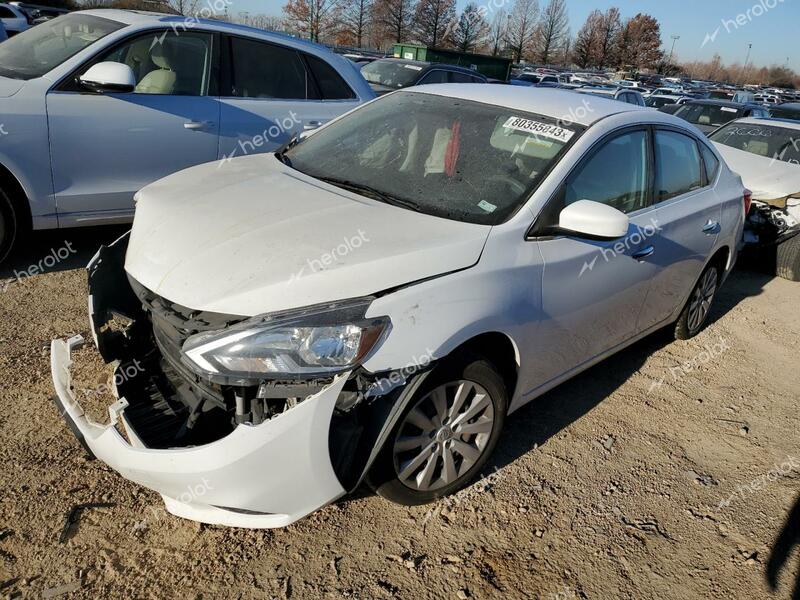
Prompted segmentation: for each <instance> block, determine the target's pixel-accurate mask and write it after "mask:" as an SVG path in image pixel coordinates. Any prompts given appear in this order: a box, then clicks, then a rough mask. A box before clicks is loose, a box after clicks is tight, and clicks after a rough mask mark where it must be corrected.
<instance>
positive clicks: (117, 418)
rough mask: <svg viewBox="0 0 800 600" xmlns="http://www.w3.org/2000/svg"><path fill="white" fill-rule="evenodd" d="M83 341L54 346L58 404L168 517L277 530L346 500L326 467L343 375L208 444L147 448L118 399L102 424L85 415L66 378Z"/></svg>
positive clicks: (82, 435)
mask: <svg viewBox="0 0 800 600" xmlns="http://www.w3.org/2000/svg"><path fill="white" fill-rule="evenodd" d="M82 344H83V338H82V337H81V336H76V337H73V338H70V339H69V340H53V342H52V345H51V359H50V364H51V371H52V377H53V385H54V387H55V391H56V394H57V398H56V404H57V406H58V407H59V409H60V411H61V413H62V415H63V416H64V419H65V420H66V421H67V423H68V424H69V426H70V428H71V429H72V430H73V432H74V433H75V435H76V437H77V438H78V440H79V441H81V443H82V444H83V445H84V446H85V447H86V448H87V450H89V451H90V452H91V453H92V454H93V455H94V456H95V457H97V458H98V459H100V460H102V461H103V462H105V463H106V464H108V465H109V466H110V467H111V468H112V469H114V470H115V471H117V472H118V473H120V474H121V475H122V476H123V477H125V478H126V479H130V480H131V481H134V482H136V483H139V484H141V485H143V486H145V487H147V488H150V489H152V490H155V491H156V492H158V493H160V494H161V495H162V496H163V498H164V501H165V504H166V508H167V510H168V511H169V512H171V513H173V514H175V515H178V516H181V517H185V518H188V519H193V520H196V521H201V522H204V523H211V524H219V525H230V526H236V527H253V528H265V527H283V526H285V525H288V524H290V523H292V522H294V521H296V520H297V519H300V518H301V517H303V516H305V515H307V514H309V513H311V512H313V511H315V510H317V509H319V508H321V507H322V506H324V505H326V504H328V503H330V502H331V501H333V500H335V499H336V498H338V497H340V496H342V495H344V493H345V490H344V488H343V487H342V485H341V483H340V482H339V480H338V479H337V477H336V474H335V472H334V470H333V467H332V465H331V458H330V453H329V449H328V433H329V429H330V425H331V417H332V415H333V410H334V407H335V404H336V400H337V398H338V397H339V394H340V392H341V390H342V388H343V386H344V384H345V382H346V381H347V376H348V374H344V375H341V376H339V377H337V378H336V379H334V381H333V382H332V383H331V384H330V385H329V386H328V387H326V388H324V389H323V390H322V391H320V392H318V393H317V394H314V395H313V396H310V397H308V398H307V399H305V400H304V401H303V402H301V403H299V404H298V405H297V406H295V407H294V408H292V409H290V410H288V411H287V412H285V413H283V414H280V415H278V416H276V417H274V418H273V419H271V420H269V421H266V422H264V423H262V424H260V425H256V426H253V425H248V424H242V425H239V426H238V427H236V428H235V429H234V430H233V432H232V433H230V434H229V435H227V436H225V437H223V438H222V439H219V440H217V441H215V442H212V443H210V444H205V445H202V446H195V447H185V448H175V449H166V450H161V449H153V448H147V447H145V445H144V443H142V441H141V440H140V439H139V437H138V436H137V435H136V432H135V431H134V430H133V428H132V427H131V425H130V422H129V421H128V420H127V419H126V416H125V409H126V407H127V406H128V403H127V401H126V400H125V399H124V398H121V399H119V400H118V401H117V402H115V403H114V404H112V405H111V406H110V407H109V415H110V417H111V421H110V423H109V424H108V425H101V424H98V423H96V422H94V421H92V420H91V419H90V418H89V417H87V415H86V414H84V411H83V409H82V408H81V406H80V404H79V403H78V402H77V400H76V397H75V394H74V392H73V390H72V378H71V374H70V367H71V365H72V360H71V353H72V351H73V350H74V349H75V348H77V347H79V346H80V345H82ZM118 424H119V425H121V426H123V427H124V428H125V432H126V434H127V437H128V439H129V440H130V442H128V440H126V439H125V438H124V437H123V436H122V435H121V434H120V433H119V431H118V430H117V425H118Z"/></svg>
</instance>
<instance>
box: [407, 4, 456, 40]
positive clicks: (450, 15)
mask: <svg viewBox="0 0 800 600" xmlns="http://www.w3.org/2000/svg"><path fill="white" fill-rule="evenodd" d="M455 16H456V0H419V3H418V4H417V10H416V13H415V15H414V22H415V28H414V30H415V32H416V35H417V38H418V39H419V41H420V42H422V43H423V44H425V45H426V46H432V47H434V48H435V47H436V46H439V45H441V44H442V43H443V42H444V41H445V34H446V33H447V31H448V28H449V26H450V23H451V22H452V21H454V20H455Z"/></svg>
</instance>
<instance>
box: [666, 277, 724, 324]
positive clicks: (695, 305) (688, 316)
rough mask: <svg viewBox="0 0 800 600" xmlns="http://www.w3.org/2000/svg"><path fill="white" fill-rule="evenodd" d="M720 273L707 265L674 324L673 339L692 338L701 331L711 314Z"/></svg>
mask: <svg viewBox="0 0 800 600" xmlns="http://www.w3.org/2000/svg"><path fill="white" fill-rule="evenodd" d="M719 280H720V272H719V268H718V267H716V266H715V265H709V266H707V267H706V270H705V271H703V274H702V275H700V280H699V281H698V282H697V284H696V285H695V286H694V289H693V290H692V294H691V295H690V296H689V300H688V301H687V302H686V306H685V307H684V308H683V312H681V316H680V317H678V321H677V322H676V323H675V337H676V338H677V339H679V340H688V339H689V338H693V337H694V336H696V335H697V334H698V333H700V330H701V329H703V325H705V323H706V320H708V313H709V312H711V305H712V304H713V302H714V298H716V295H717V288H718V287H719Z"/></svg>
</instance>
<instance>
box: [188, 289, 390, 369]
mask: <svg viewBox="0 0 800 600" xmlns="http://www.w3.org/2000/svg"><path fill="white" fill-rule="evenodd" d="M372 300H373V299H372V298H359V299H356V300H348V301H344V302H337V303H334V304H328V305H324V306H316V307H310V308H306V309H301V310H292V311H286V312H281V313H273V314H268V315H263V316H259V317H253V318H252V319H248V320H247V321H243V322H242V323H238V324H236V325H234V326H232V327H229V328H227V329H224V330H221V331H215V332H211V333H201V334H198V335H193V336H192V337H190V338H189V339H187V340H186V342H185V343H184V345H183V355H184V361H185V362H186V363H187V364H188V365H189V366H190V367H191V368H192V369H193V370H194V371H195V372H197V373H199V374H201V375H203V376H205V377H207V378H209V379H211V380H212V381H217V382H219V383H227V384H234V385H249V384H252V383H254V382H256V381H258V380H262V379H276V378H281V377H290V378H293V379H297V378H311V377H317V376H327V375H333V374H336V373H340V372H342V371H346V370H348V369H352V368H353V367H355V366H357V365H358V364H359V363H361V362H362V361H364V360H365V359H366V358H367V356H368V355H369V354H370V352H371V351H372V350H374V349H375V348H377V346H378V345H379V344H380V342H382V341H383V339H384V338H385V336H386V334H387V333H388V332H389V328H390V321H389V318H388V317H378V318H373V319H367V318H365V317H364V315H365V313H366V311H367V308H369V305H370V304H371V302H372Z"/></svg>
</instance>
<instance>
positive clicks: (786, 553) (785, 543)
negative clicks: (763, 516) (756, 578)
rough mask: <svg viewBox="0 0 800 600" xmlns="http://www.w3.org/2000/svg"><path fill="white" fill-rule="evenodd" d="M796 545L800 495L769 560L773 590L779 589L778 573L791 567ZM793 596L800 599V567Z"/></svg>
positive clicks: (799, 534) (799, 528)
mask: <svg viewBox="0 0 800 600" xmlns="http://www.w3.org/2000/svg"><path fill="white" fill-rule="evenodd" d="M795 546H800V496H797V499H796V500H795V503H794V506H793V507H792V509H791V510H790V511H789V516H788V517H787V518H786V522H785V523H784V524H783V529H781V532H780V533H779V534H778V537H777V538H776V540H775V544H774V545H773V547H772V552H771V553H770V555H769V560H768V561H767V569H766V571H767V572H766V576H767V583H769V587H770V589H772V591H777V589H778V575H779V574H780V572H781V570H783V569H784V568H788V567H789V565H788V562H789V558H790V556H791V554H792V549H793V548H794V547H795ZM792 598H793V600H800V569H798V572H797V580H796V581H795V583H794V591H793V592H792Z"/></svg>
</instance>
